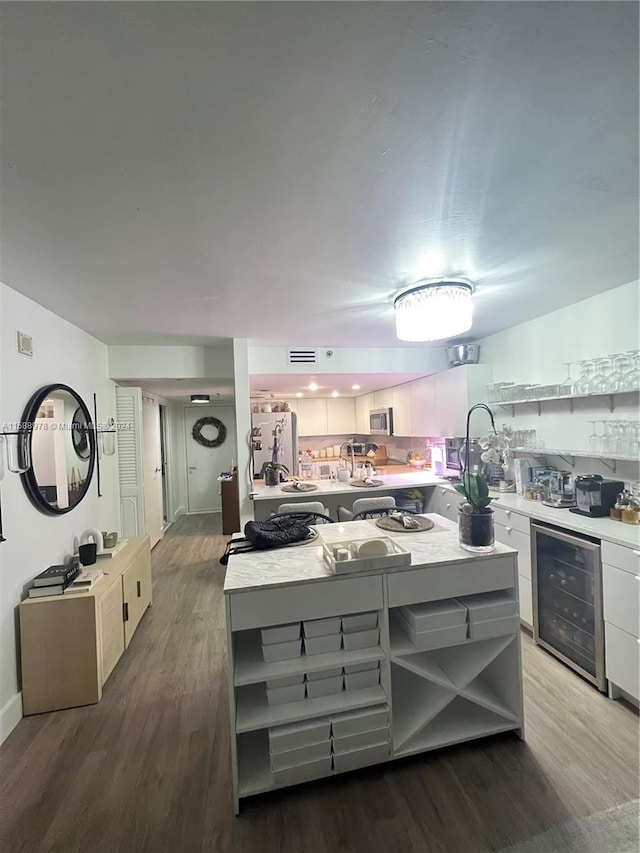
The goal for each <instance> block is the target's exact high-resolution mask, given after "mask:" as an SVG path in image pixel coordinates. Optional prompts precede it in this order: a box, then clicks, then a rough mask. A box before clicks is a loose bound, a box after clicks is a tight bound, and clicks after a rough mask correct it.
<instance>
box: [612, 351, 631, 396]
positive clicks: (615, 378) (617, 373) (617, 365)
mask: <svg viewBox="0 0 640 853" xmlns="http://www.w3.org/2000/svg"><path fill="white" fill-rule="evenodd" d="M609 358H610V359H611V364H612V370H611V373H610V374H609V376H608V377H607V380H608V384H609V388H608V390H609V393H615V392H616V391H625V390H626V374H627V373H628V372H629V369H630V367H631V359H630V358H629V356H628V355H627V354H626V353H616V354H615V355H612V356H609Z"/></svg>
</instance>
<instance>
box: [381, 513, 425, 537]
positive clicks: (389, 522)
mask: <svg viewBox="0 0 640 853" xmlns="http://www.w3.org/2000/svg"><path fill="white" fill-rule="evenodd" d="M409 517H410V518H413V519H414V520H415V521H417V523H418V526H417V527H404V526H403V524H402V522H401V521H398V520H397V519H396V518H391V516H390V515H383V516H381V517H380V518H376V527H379V528H380V530H388V531H389V532H390V533H424V532H425V531H427V530H432V529H433V528H434V527H435V522H433V521H432V520H431V519H430V518H423V517H422V516H421V515H413V514H410V516H409Z"/></svg>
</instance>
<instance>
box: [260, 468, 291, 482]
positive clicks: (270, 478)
mask: <svg viewBox="0 0 640 853" xmlns="http://www.w3.org/2000/svg"><path fill="white" fill-rule="evenodd" d="M281 472H282V474H288V473H289V469H288V468H287V466H286V465H283V464H282V463H281V462H263V463H262V468H261V469H260V477H261V478H262V479H263V480H264V484H265V486H277V485H278V484H279V483H280V476H281Z"/></svg>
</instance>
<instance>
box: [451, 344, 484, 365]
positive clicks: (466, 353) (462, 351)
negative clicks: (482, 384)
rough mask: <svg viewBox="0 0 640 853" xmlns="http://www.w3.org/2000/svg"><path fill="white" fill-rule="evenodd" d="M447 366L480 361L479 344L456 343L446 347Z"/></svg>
mask: <svg viewBox="0 0 640 853" xmlns="http://www.w3.org/2000/svg"><path fill="white" fill-rule="evenodd" d="M445 352H446V354H447V361H448V362H449V367H459V366H460V365H461V364H477V363H478V362H479V361H480V344H458V345H457V346H453V347H446V348H445Z"/></svg>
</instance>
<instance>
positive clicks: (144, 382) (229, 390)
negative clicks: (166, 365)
mask: <svg viewBox="0 0 640 853" xmlns="http://www.w3.org/2000/svg"><path fill="white" fill-rule="evenodd" d="M118 385H127V386H129V385H132V386H134V387H137V388H142V389H143V391H146V392H148V393H149V394H155V395H157V396H158V397H164V398H165V399H167V400H170V401H171V402H172V403H190V402H191V395H192V394H209V395H210V396H211V403H212V404H217V403H228V402H230V401H233V400H234V397H235V389H234V387H233V379H218V380H217V381H207V380H206V379H145V378H144V377H140V379H124V380H122V379H119V380H118Z"/></svg>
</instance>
